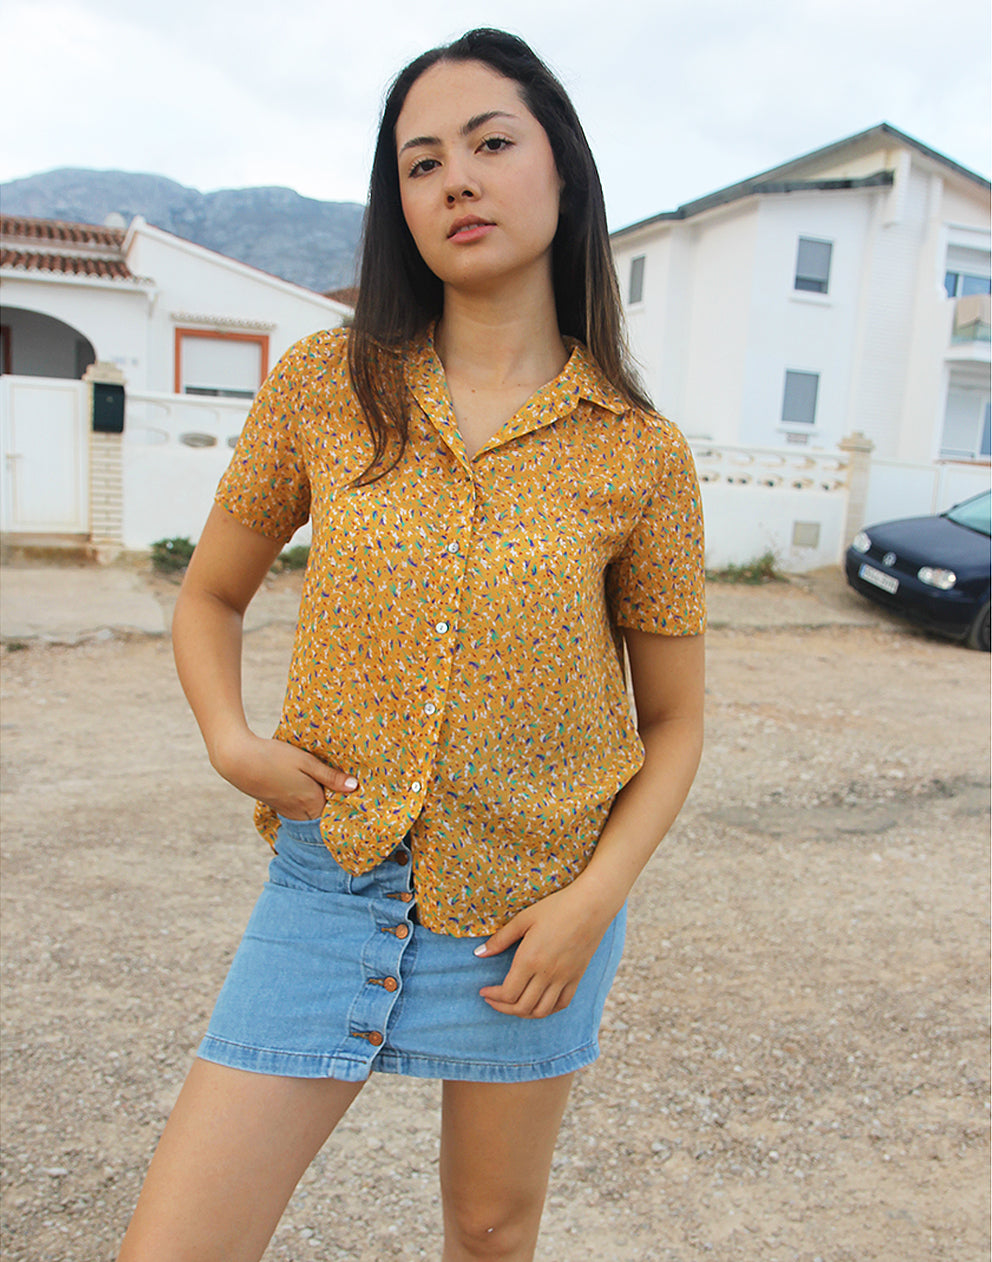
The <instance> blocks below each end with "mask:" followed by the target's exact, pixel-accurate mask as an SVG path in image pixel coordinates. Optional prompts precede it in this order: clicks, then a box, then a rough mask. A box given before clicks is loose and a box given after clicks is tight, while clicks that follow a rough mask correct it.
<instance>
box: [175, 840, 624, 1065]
mask: <svg viewBox="0 0 992 1262" xmlns="http://www.w3.org/2000/svg"><path fill="white" fill-rule="evenodd" d="M410 860H411V854H410V848H409V844H408V841H404V842H403V843H402V844H401V845H400V846H399V847H398V848H397V849H396V850H395V851H394V853H393V854H392V855H391V856H390V857H389V858H388V859H386V860H385V861H384V862H382V863H380V864H379V865H378V866H377V867H375V868H373V870H372V871H371V872H366V873H363V874H362V875H360V876H353V875H351V874H350V873H349V872H346V871H345V870H344V869H343V868H342V867H341V866H340V865H339V864H338V863H337V862H336V861H335V860H334V859H333V858H332V856H331V854H330V852H329V851H328V850H327V848H326V846H325V845H324V843H323V842H322V841H321V838H320V828H319V822H318V821H311V820H282V822H281V825H280V828H279V835H278V837H277V839H276V854H275V855H274V856H273V858H272V861H271V864H270V866H269V879H268V881H267V882H266V884H265V887H264V889H263V890H262V894H261V896H260V898H259V900H258V903H257V904H256V906H255V910H254V911H253V913H252V916H251V919H250V921H249V922H248V928H247V929H246V930H245V935H244V938H243V939H242V942H241V945H240V947H239V948H238V951H237V953H236V955H235V957H234V960H233V962H232V964H231V969H230V972H229V973H228V976H227V980H226V981H225V983H224V986H223V988H222V990H221V993H220V996H219V998H218V1000H217V1005H216V1007H215V1009H214V1013H213V1016H212V1017H211V1020H210V1026H209V1028H208V1030H207V1034H206V1037H205V1038H204V1039H203V1042H202V1043H201V1045H200V1048H199V1051H198V1055H199V1056H201V1057H203V1058H204V1059H205V1060H209V1061H215V1062H217V1063H219V1064H222V1065H229V1066H231V1067H232V1068H235V1069H246V1070H252V1071H254V1072H256V1073H266V1074H279V1075H282V1076H286V1077H292V1078H338V1079H342V1080H344V1081H346V1082H361V1081H364V1080H365V1079H366V1078H367V1077H368V1076H369V1074H370V1073H372V1072H373V1071H374V1070H379V1071H380V1072H382V1073H393V1074H407V1075H410V1076H413V1077H417V1078H447V1079H463V1080H467V1081H472V1082H527V1081H532V1080H534V1079H537V1078H551V1077H555V1076H556V1075H558V1074H565V1073H570V1072H571V1071H572V1070H574V1069H580V1068H581V1067H582V1066H583V1065H587V1064H589V1062H590V1061H593V1060H595V1059H596V1057H597V1056H598V1055H599V1043H598V1030H599V1023H600V1020H601V1019H602V1015H603V1005H604V1003H605V1001H606V995H607V992H608V991H609V988H610V985H611V983H612V981H613V977H614V974H615V973H616V969H617V965H618V964H619V963H620V956H621V953H622V951H623V942H624V930H625V924H626V908H624V909H622V910H621V911H620V913H619V915H618V916H617V917H616V919H615V920H614V921H613V923H612V924H611V925H610V927H609V928H608V929H607V931H606V934H605V935H604V937H603V940H602V942H601V943H600V945H599V948H598V949H597V951H596V954H595V955H594V956H593V958H592V960H591V962H590V964H589V967H588V968H587V969H586V972H585V975H584V976H583V978H582V981H581V982H580V983H579V987H578V990H577V992H576V994H575V997H574V999H573V1000H572V1002H571V1003H570V1004H569V1006H568V1007H567V1008H566V1009H565V1010H564V1011H563V1012H555V1013H552V1014H551V1015H550V1016H547V1017H541V1018H534V1019H527V1018H522V1017H513V1016H506V1015H505V1014H503V1013H500V1012H496V1011H494V1010H493V1009H492V1008H490V1006H489V1005H488V1004H487V1003H486V1002H485V1000H483V999H482V998H480V996H479V990H480V988H481V987H483V986H492V985H499V983H500V982H502V981H503V979H504V978H505V976H506V974H507V972H508V970H509V968H510V965H511V963H512V962H513V954H514V948H513V947H511V948H510V949H509V950H507V951H504V952H503V953H502V954H501V955H497V956H492V957H490V958H488V959H479V958H478V957H477V956H475V955H473V953H472V952H473V950H474V948H475V947H477V946H478V945H479V943H480V942H484V941H485V940H486V939H485V938H454V937H450V936H448V935H445V934H439V933H432V932H431V930H429V929H426V928H424V926H423V925H420V924H418V923H417V922H416V914H415V908H416V894H415V891H414V889H413V882H412V876H411V862H410Z"/></svg>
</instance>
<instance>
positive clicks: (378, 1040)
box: [369, 1030, 382, 1047]
mask: <svg viewBox="0 0 992 1262" xmlns="http://www.w3.org/2000/svg"><path fill="white" fill-rule="evenodd" d="M369 1042H370V1043H371V1044H372V1046H373V1047H380V1046H381V1045H382V1035H381V1034H380V1033H379V1031H378V1030H373V1031H372V1033H371V1034H370V1035H369Z"/></svg>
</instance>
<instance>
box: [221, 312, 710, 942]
mask: <svg viewBox="0 0 992 1262" xmlns="http://www.w3.org/2000/svg"><path fill="white" fill-rule="evenodd" d="M346 338H347V334H346V333H345V332H344V331H342V330H335V331H331V332H323V333H317V334H315V335H313V336H312V337H309V338H306V339H304V340H303V341H302V342H300V343H298V344H297V345H296V346H294V347H292V348H291V349H290V350H289V351H288V352H287V354H286V355H285V356H284V357H283V358H282V359H281V360H280V362H279V363H278V364H277V365H276V367H275V369H274V370H273V372H272V373H271V375H270V377H269V379H268V380H267V381H266V383H265V385H264V386H263V387H262V390H261V391H260V392H259V395H258V397H257V399H256V400H255V403H254V405H253V407H252V410H251V414H250V416H249V418H248V421H247V423H246V425H245V428H244V431H243V433H242V435H241V438H240V439H239V441H238V444H237V447H236V449H235V452H234V456H233V459H232V461H231V464H230V467H229V469H228V471H227V473H226V474H225V475H224V478H223V479H222V481H221V484H220V487H219V489H218V493H217V500H218V503H219V504H221V506H222V507H224V508H225V509H227V511H229V512H230V513H232V514H233V515H234V516H235V517H237V518H238V519H239V520H240V521H241V522H242V523H243V524H244V525H246V526H248V527H249V528H250V529H252V530H256V531H259V532H261V533H262V534H264V535H267V536H268V537H270V538H272V539H277V540H287V539H289V537H290V536H291V535H292V534H293V532H294V531H295V530H296V529H297V528H298V527H299V526H300V525H302V524H303V523H304V522H305V521H306V520H307V517H308V515H309V517H310V519H311V529H312V543H311V549H310V559H309V564H308V566H307V570H306V574H305V577H304V585H303V597H302V603H301V608H300V617H299V623H298V626H297V632H296V640H295V645H294V650H293V657H292V664H291V668H290V675H289V684H288V688H287V692H286V699H285V703H284V706H283V712H282V718H281V720H280V723H279V725H278V728H277V729H276V733H275V735H276V737H277V738H278V739H280V740H284V741H288V742H290V743H291V744H294V745H298V746H300V747H301V748H303V749H307V750H309V751H311V752H312V753H314V754H316V755H317V756H318V757H319V758H322V759H324V760H325V761H326V762H328V763H330V764H332V765H334V766H337V767H340V768H341V769H342V770H344V771H346V772H348V773H351V774H353V775H355V776H356V777H357V778H358V780H359V786H360V787H359V788H358V789H357V790H356V791H355V792H354V793H352V794H349V795H345V794H332V795H331V796H330V798H329V800H328V802H327V805H326V808H325V810H324V813H323V816H322V819H321V834H322V837H323V839H324V842H325V844H326V845H327V847H328V849H329V850H330V851H331V853H332V855H333V856H334V858H335V859H336V861H337V862H338V863H339V864H341V866H342V867H344V868H346V869H347V870H348V871H350V872H353V873H360V872H367V871H369V870H370V869H371V868H373V867H374V866H375V865H376V864H377V863H379V862H381V861H382V860H383V859H384V858H386V857H387V856H388V855H389V854H391V853H392V852H393V851H394V850H395V849H396V847H397V846H398V845H399V843H400V842H401V841H402V840H403V839H404V837H405V836H406V835H407V834H408V833H409V834H410V844H411V847H412V852H413V878H414V888H415V890H416V894H417V904H418V911H419V915H420V919H421V922H422V923H423V924H425V925H426V926H427V927H428V928H429V929H431V930H433V931H434V932H436V933H445V934H452V935H455V936H461V937H465V936H476V935H485V934H489V933H491V932H493V931H494V930H495V929H497V928H498V927H499V926H501V925H503V924H505V923H506V921H507V920H509V919H510V918H511V917H512V916H513V915H515V914H516V913H517V912H519V911H521V910H522V909H523V908H524V907H527V906H529V905H530V904H531V903H534V902H536V901H537V900H538V899H540V898H542V897H544V896H545V895H547V894H550V893H552V892H553V891H554V890H556V889H560V888H562V887H563V886H565V885H567V884H568V883H569V882H571V881H572V880H574V878H575V877H576V876H577V875H578V873H579V872H580V871H581V870H582V869H583V867H584V866H585V864H586V862H587V861H588V859H589V856H590V854H591V853H592V851H593V849H594V847H595V845H596V840H597V838H598V836H599V834H600V831H601V830H602V827H603V824H604V823H605V821H606V818H607V816H608V814H609V811H610V806H611V804H612V801H613V798H614V796H615V795H616V793H617V792H618V790H619V789H620V788H621V787H622V786H623V785H624V784H625V783H626V782H627V781H628V780H629V779H630V778H631V776H633V775H634V773H635V772H636V771H637V769H638V767H639V766H640V765H641V762H642V760H643V756H644V751H643V746H642V745H641V742H640V739H639V737H638V734H637V729H636V725H635V723H634V721H633V719H632V716H631V713H630V708H629V704H628V700H627V694H626V688H625V682H624V677H623V669H622V644H621V639H620V633H619V628H621V627H632V628H637V629H640V630H643V631H650V632H654V633H657V634H662V635H695V634H698V633H699V632H701V631H702V630H703V627H704V622H705V615H704V608H703V532H702V519H701V512H700V498H699V488H698V485H697V482H696V476H695V471H694V468H693V464H692V458H691V456H690V454H689V449H688V446H687V444H686V442H685V440H684V438H683V437H682V435H681V434H680V433H679V431H678V430H677V429H676V428H675V426H674V425H672V424H671V423H670V422H668V421H666V420H664V419H663V418H661V417H659V416H657V415H655V414H653V413H649V412H645V411H642V410H638V409H636V408H631V407H630V406H629V405H627V404H626V403H625V402H624V401H623V399H622V398H621V397H620V396H619V395H618V394H617V392H616V391H615V390H614V389H613V388H612V387H611V386H610V385H609V384H608V383H607V382H606V381H605V379H604V378H603V377H602V375H601V373H600V372H599V370H598V368H597V367H596V365H595V362H594V361H593V360H592V358H591V356H590V355H589V354H588V352H587V351H586V350H585V349H584V348H583V347H582V346H581V345H579V344H578V343H575V344H572V349H571V355H570V358H569V360H568V363H567V364H566V366H565V368H564V370H563V371H562V373H561V375H560V376H559V377H558V378H556V380H554V381H552V382H550V383H549V384H548V385H547V386H545V387H544V388H543V389H541V390H539V391H538V392H537V393H536V394H535V395H534V396H533V397H532V398H531V399H530V400H529V401H528V402H527V403H526V404H525V405H524V406H523V407H522V408H521V409H520V410H519V411H518V412H517V413H516V414H515V415H514V416H513V417H512V418H511V419H510V420H509V421H507V422H506V424H505V425H504V426H503V427H502V428H501V429H500V430H499V432H498V433H497V434H495V435H494V436H493V437H492V438H491V439H490V440H489V442H488V443H486V445H485V446H484V447H483V448H482V449H481V450H480V451H478V452H477V453H476V454H475V456H474V457H473V458H472V459H471V460H469V459H468V458H467V456H466V451H465V447H464V444H463V442H462V439H461V434H460V432H459V430H458V425H457V422H456V420H455V417H454V413H453V411H452V408H451V401H450V397H449V395H448V390H447V385H446V382H445V377H444V370H443V368H442V366H441V364H440V361H439V360H438V358H437V355H436V353H435V351H434V347H433V343H432V339H431V337H430V336H427V337H426V338H425V339H424V341H423V342H422V343H421V344H419V345H417V346H414V347H412V348H411V349H410V350H409V351H408V352H407V354H406V357H405V373H406V380H407V385H408V388H409V405H410V424H409V442H408V445H407V448H406V450H405V452H404V455H403V458H402V460H401V461H400V463H399V465H398V466H397V467H396V468H395V469H393V470H392V471H391V472H390V473H389V474H387V475H386V476H385V477H384V478H382V479H381V480H379V481H377V482H374V483H372V484H371V485H368V486H361V487H353V486H351V485H349V484H350V482H351V481H352V480H353V479H354V478H355V477H357V476H358V475H359V474H360V473H361V471H362V470H363V469H364V468H365V466H366V464H367V462H368V459H369V458H370V455H371V440H370V438H369V435H368V432H367V430H366V428H365V425H364V423H363V421H362V419H361V416H360V414H359V410H358V405H357V402H356V400H355V397H354V395H353V392H352V389H351V385H350V380H349V375H348V364H347V341H346ZM256 823H257V824H258V827H259V830H260V832H261V833H262V835H263V836H264V837H266V838H267V839H268V841H269V842H270V843H273V842H274V840H275V834H276V829H277V826H278V821H277V818H276V816H275V814H274V813H273V812H272V811H271V810H270V808H269V807H268V806H266V805H265V804H263V803H258V805H257V808H256Z"/></svg>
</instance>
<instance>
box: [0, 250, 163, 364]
mask: <svg viewBox="0 0 992 1262" xmlns="http://www.w3.org/2000/svg"><path fill="white" fill-rule="evenodd" d="M0 300H2V302H3V305H4V306H10V307H20V308H23V309H24V310H26V311H37V312H40V313H42V314H43V315H48V316H52V317H53V318H54V319H56V320H61V321H62V322H63V323H65V324H68V325H71V326H72V327H73V328H74V329H78V330H79V332H80V333H82V334H83V336H84V337H85V338H87V339H88V341H90V342H91V343H92V344H93V349H94V350H95V351H96V357H97V359H99V360H107V361H110V362H112V363H115V364H117V366H118V367H119V368H120V369H121V370H122V371H123V372H124V375H125V377H126V378H127V380H128V382H133V383H134V384H136V385H137V386H138V387H139V388H140V387H142V386H143V385H144V374H145V371H146V367H147V350H146V338H145V325H146V322H147V315H148V310H149V294H148V293H147V292H146V291H145V290H144V289H142V288H141V287H139V286H136V285H132V284H128V283H126V282H124V283H122V282H116V281H105V282H102V283H94V282H92V281H88V280H85V281H84V280H78V281H77V280H72V279H63V278H59V279H49V278H48V277H42V278H40V279H39V278H38V277H37V276H34V277H32V278H31V279H28V278H27V277H24V278H23V279H22V278H21V277H20V276H18V275H16V274H11V273H6V274H5V275H4V276H3V278H2V280H0ZM12 349H13V356H12V357H13V358H14V367H15V370H16V368H17V359H16V355H17V348H16V347H13V348H12Z"/></svg>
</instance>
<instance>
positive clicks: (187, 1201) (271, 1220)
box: [119, 1059, 364, 1262]
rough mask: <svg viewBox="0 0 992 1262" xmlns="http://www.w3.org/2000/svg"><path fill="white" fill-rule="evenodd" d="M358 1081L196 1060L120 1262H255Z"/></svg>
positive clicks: (358, 1088)
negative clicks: (278, 1074)
mask: <svg viewBox="0 0 992 1262" xmlns="http://www.w3.org/2000/svg"><path fill="white" fill-rule="evenodd" d="M363 1085H364V1083H361V1082H339V1081H337V1080H336V1079H332V1078H279V1077H275V1076H274V1075H270V1074H255V1073H246V1072H245V1071H244V1070H241V1069H228V1068H227V1067H226V1066H224V1065H215V1064H213V1063H212V1062H211V1061H206V1060H199V1059H198V1060H196V1061H194V1063H193V1068H192V1069H191V1070H190V1073H189V1077H188V1078H187V1079H186V1083H185V1085H184V1086H183V1089H182V1091H181V1092H180V1094H179V1099H178V1100H177V1102H176V1107H175V1108H174V1109H173V1111H172V1115H171V1117H170V1118H169V1121H168V1123H167V1125H166V1128H165V1131H164V1133H163V1135H162V1139H161V1141H160V1142H159V1146H158V1149H157V1151H156V1153H155V1156H154V1158H153V1159H152V1163H151V1166H150V1167H149V1169H148V1176H147V1178H146V1179H145V1185H144V1187H143V1188H142V1191H141V1196H140V1198H139V1200H138V1206H137V1209H136V1210H135V1212H134V1217H133V1218H132V1220H131V1225H130V1227H129V1228H128V1232H127V1235H126V1236H125V1238H124V1244H123V1247H122V1249H121V1253H120V1258H119V1262H257V1259H258V1258H260V1257H261V1256H262V1254H263V1252H264V1251H265V1246H266V1245H267V1244H268V1242H269V1238H270V1237H271V1235H272V1233H273V1232H274V1231H275V1229H276V1226H277V1224H278V1222H279V1218H280V1216H281V1215H282V1212H283V1210H284V1209H285V1208H286V1203H287V1201H288V1200H289V1198H290V1196H292V1194H293V1189H294V1188H295V1187H296V1184H297V1183H298V1182H299V1180H300V1177H301V1176H302V1174H303V1172H304V1171H305V1170H306V1168H307V1166H308V1165H309V1164H310V1162H311V1161H312V1160H313V1158H314V1156H315V1155H316V1154H317V1152H319V1150H320V1147H321V1145H322V1144H323V1143H324V1141H325V1140H326V1139H327V1137H328V1135H329V1134H330V1133H331V1131H332V1130H333V1129H334V1127H335V1126H336V1125H337V1124H338V1122H339V1121H340V1120H341V1118H342V1117H343V1116H344V1114H345V1112H346V1111H347V1109H348V1106H349V1105H350V1104H351V1102H352V1101H353V1100H354V1099H355V1097H356V1096H357V1095H358V1093H359V1091H361V1089H362V1087H363Z"/></svg>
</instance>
